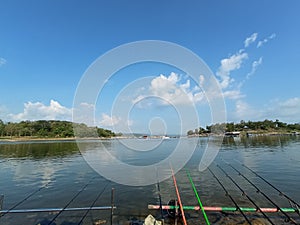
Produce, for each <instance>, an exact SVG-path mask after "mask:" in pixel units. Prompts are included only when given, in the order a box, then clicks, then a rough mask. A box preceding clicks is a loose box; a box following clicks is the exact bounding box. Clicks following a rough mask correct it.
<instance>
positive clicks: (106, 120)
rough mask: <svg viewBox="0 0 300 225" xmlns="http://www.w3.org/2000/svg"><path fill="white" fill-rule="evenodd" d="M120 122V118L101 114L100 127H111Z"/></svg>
mask: <svg viewBox="0 0 300 225" xmlns="http://www.w3.org/2000/svg"><path fill="white" fill-rule="evenodd" d="M120 122H121V118H120V117H116V116H109V115H107V114H105V113H102V118H101V120H100V125H101V126H105V127H113V126H116V125H117V124H119V123H120Z"/></svg>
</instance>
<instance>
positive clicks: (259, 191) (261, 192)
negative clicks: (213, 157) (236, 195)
mask: <svg viewBox="0 0 300 225" xmlns="http://www.w3.org/2000/svg"><path fill="white" fill-rule="evenodd" d="M223 161H224V160H223ZM224 162H225V161H224ZM225 163H226V164H227V165H228V166H230V167H231V168H232V169H234V170H235V171H236V172H237V173H238V174H239V175H240V176H242V177H243V178H244V179H245V180H246V181H247V182H248V183H249V184H251V185H252V186H253V187H254V188H255V189H256V191H257V193H260V194H262V195H263V196H264V197H265V198H266V199H267V200H268V201H269V202H271V203H272V204H273V205H274V206H275V207H276V208H277V209H278V210H279V211H280V212H281V213H282V214H284V215H285V216H286V217H287V219H288V220H289V221H292V222H293V223H294V224H297V223H296V222H295V221H293V219H292V218H291V217H290V216H289V215H288V214H287V213H286V212H285V211H283V210H281V208H280V207H279V206H278V205H277V204H276V203H275V202H274V201H273V200H272V199H270V198H269V197H268V196H267V195H266V194H265V193H264V192H263V191H261V190H260V189H259V188H258V187H257V185H255V184H254V183H253V182H252V181H250V180H249V179H248V178H247V177H246V176H245V175H243V174H242V173H241V172H240V171H239V170H237V169H236V168H235V167H234V166H232V165H231V164H230V163H228V162H225Z"/></svg>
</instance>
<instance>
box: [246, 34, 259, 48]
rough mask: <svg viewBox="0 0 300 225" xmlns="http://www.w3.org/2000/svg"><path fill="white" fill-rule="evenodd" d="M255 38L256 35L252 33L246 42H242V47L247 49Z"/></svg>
mask: <svg viewBox="0 0 300 225" xmlns="http://www.w3.org/2000/svg"><path fill="white" fill-rule="evenodd" d="M256 38H257V33H253V34H252V35H251V36H250V37H247V38H246V40H245V41H244V46H245V48H247V47H248V46H249V45H250V44H252V43H253V42H255V40H256Z"/></svg>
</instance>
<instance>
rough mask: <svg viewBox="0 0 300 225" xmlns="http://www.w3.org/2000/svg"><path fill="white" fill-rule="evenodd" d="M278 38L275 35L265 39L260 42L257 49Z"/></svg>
mask: <svg viewBox="0 0 300 225" xmlns="http://www.w3.org/2000/svg"><path fill="white" fill-rule="evenodd" d="M275 37H276V34H275V33H273V34H271V35H270V36H269V37H267V38H264V39H263V40H261V41H259V42H258V43H257V46H256V47H257V48H260V47H261V46H263V45H264V44H266V43H267V42H268V41H270V40H272V39H273V38H275Z"/></svg>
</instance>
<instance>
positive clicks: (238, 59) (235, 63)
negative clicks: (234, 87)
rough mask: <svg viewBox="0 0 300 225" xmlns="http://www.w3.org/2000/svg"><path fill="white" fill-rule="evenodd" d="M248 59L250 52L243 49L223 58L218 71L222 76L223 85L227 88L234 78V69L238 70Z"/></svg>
mask: <svg viewBox="0 0 300 225" xmlns="http://www.w3.org/2000/svg"><path fill="white" fill-rule="evenodd" d="M246 59H248V54H247V53H246V52H244V51H243V50H240V51H239V52H238V53H236V54H234V55H231V56H230V57H229V58H225V59H222V60H221V66H220V67H219V69H218V71H217V75H218V76H219V77H220V78H221V83H220V85H221V87H222V88H223V89H224V88H227V87H228V86H229V84H230V83H231V82H233V79H232V78H231V77H230V73H231V72H232V71H234V70H238V69H239V68H240V67H241V65H242V63H243V61H244V60H246Z"/></svg>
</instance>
